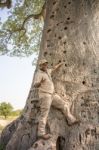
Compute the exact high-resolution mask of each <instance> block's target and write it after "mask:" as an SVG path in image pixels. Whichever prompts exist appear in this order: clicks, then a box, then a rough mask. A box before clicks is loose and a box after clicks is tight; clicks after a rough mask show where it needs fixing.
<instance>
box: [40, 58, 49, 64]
mask: <svg viewBox="0 0 99 150" xmlns="http://www.w3.org/2000/svg"><path fill="white" fill-rule="evenodd" d="M45 63H48V61H47V60H46V59H41V60H40V61H39V65H42V64H45Z"/></svg>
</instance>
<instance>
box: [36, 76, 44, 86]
mask: <svg viewBox="0 0 99 150" xmlns="http://www.w3.org/2000/svg"><path fill="white" fill-rule="evenodd" d="M44 81H45V79H43V78H42V80H41V82H39V83H35V84H34V87H35V88H39V87H40V86H41V84H42V83H43V82H44Z"/></svg>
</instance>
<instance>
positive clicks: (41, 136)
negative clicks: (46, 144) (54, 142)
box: [38, 134, 52, 140]
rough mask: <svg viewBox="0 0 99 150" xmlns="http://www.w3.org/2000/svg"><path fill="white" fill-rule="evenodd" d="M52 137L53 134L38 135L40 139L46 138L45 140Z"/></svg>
mask: <svg viewBox="0 0 99 150" xmlns="http://www.w3.org/2000/svg"><path fill="white" fill-rule="evenodd" d="M51 137H52V135H51V134H44V135H40V136H38V138H39V139H44V140H48V139H50V138H51Z"/></svg>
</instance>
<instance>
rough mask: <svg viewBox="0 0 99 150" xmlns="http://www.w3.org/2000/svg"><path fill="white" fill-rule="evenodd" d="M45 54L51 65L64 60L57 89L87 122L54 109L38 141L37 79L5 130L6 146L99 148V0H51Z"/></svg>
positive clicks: (23, 149) (15, 149) (24, 149)
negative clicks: (44, 136)
mask: <svg viewBox="0 0 99 150" xmlns="http://www.w3.org/2000/svg"><path fill="white" fill-rule="evenodd" d="M46 7H47V8H46V18H45V24H44V30H43V36H42V42H41V50H40V53H39V58H38V61H39V59H40V58H42V57H45V58H46V59H47V60H48V61H49V67H53V66H54V65H56V64H57V63H59V62H64V65H63V66H62V67H61V69H60V70H59V71H58V72H56V73H55V74H54V75H53V77H52V78H53V82H54V85H55V90H56V92H57V93H58V94H59V95H60V96H63V94H64V93H65V94H66V95H69V96H70V97H71V100H72V103H73V105H72V109H71V111H72V113H73V114H74V115H75V116H76V117H77V118H80V120H81V123H80V124H76V125H73V126H68V124H67V122H66V118H65V117H64V115H63V114H62V113H61V112H60V110H57V109H55V108H54V107H51V110H50V113H49V116H48V121H47V125H46V131H47V132H51V133H52V135H53V136H52V138H51V139H49V140H45V141H44V140H37V126H38V121H39V119H38V118H39V112H40V110H39V103H38V96H37V94H36V91H34V90H33V82H32V85H31V89H30V92H29V96H28V98H27V102H26V106H25V108H24V112H23V114H22V115H21V116H20V117H19V118H18V119H17V120H15V121H14V122H12V123H11V124H10V125H8V126H7V127H6V128H5V129H4V130H3V132H2V135H1V139H0V143H1V144H4V145H5V149H6V150H28V149H29V150H35V149H36V150H99V1H98V0H73V1H72V0H57V1H55V0H48V1H47V6H46Z"/></svg>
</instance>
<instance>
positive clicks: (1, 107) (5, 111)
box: [0, 102, 13, 119]
mask: <svg viewBox="0 0 99 150" xmlns="http://www.w3.org/2000/svg"><path fill="white" fill-rule="evenodd" d="M12 110H13V107H12V105H11V104H10V103H6V102H2V103H1V104H0V115H3V116H4V117H5V119H6V118H7V116H9V115H10V113H11V112H12Z"/></svg>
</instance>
